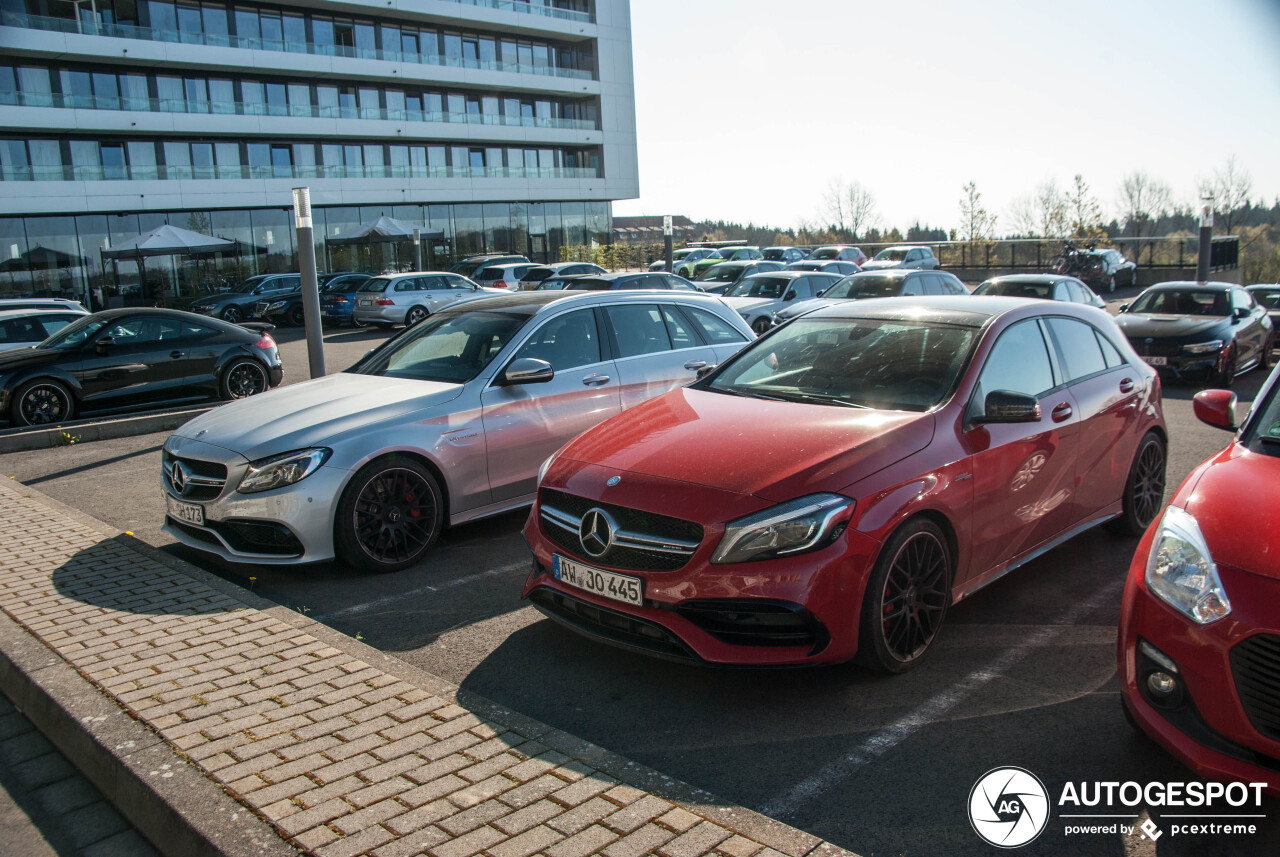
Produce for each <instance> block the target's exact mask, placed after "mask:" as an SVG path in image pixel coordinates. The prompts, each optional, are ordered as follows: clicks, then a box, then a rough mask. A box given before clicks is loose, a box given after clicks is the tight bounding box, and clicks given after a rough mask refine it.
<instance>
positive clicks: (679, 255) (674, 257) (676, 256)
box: [671, 250, 693, 262]
mask: <svg viewBox="0 0 1280 857" xmlns="http://www.w3.org/2000/svg"><path fill="white" fill-rule="evenodd" d="M692 252H693V251H692V250H677V251H676V252H674V253H672V254H671V261H673V262H679V261H680V260H681V259H684V258H686V257H687V256H688V255H689V254H690V253H692Z"/></svg>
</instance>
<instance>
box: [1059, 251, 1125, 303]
mask: <svg viewBox="0 0 1280 857" xmlns="http://www.w3.org/2000/svg"><path fill="white" fill-rule="evenodd" d="M1050 267H1051V269H1052V270H1053V272H1054V273H1057V274H1071V275H1072V276H1075V277H1079V278H1080V279H1081V280H1083V281H1084V282H1085V283H1087V284H1088V285H1089V288H1091V289H1093V290H1094V291H1095V292H1101V291H1104V290H1105V291H1107V292H1114V291H1115V290H1116V285H1117V284H1123V285H1126V286H1135V285H1137V283H1138V266H1137V264H1135V263H1134V262H1130V261H1129V260H1128V259H1126V258H1125V257H1124V254H1122V253H1121V252H1120V251H1119V250H1098V249H1092V248H1090V249H1081V250H1077V249H1068V250H1067V252H1066V253H1064V254H1063V255H1061V256H1059V257H1058V258H1057V259H1055V260H1054V262H1053V264H1052V265H1051V266H1050Z"/></svg>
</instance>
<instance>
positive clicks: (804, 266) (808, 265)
mask: <svg viewBox="0 0 1280 857" xmlns="http://www.w3.org/2000/svg"><path fill="white" fill-rule="evenodd" d="M787 270H788V271H822V272H823V273H826V274H839V275H840V276H842V277H847V276H848V275H850V274H856V273H858V272H859V271H861V270H862V269H861V268H859V267H858V266H857V264H855V263H853V262H824V261H822V260H821V259H801V260H800V261H799V262H792V263H790V264H789V265H787Z"/></svg>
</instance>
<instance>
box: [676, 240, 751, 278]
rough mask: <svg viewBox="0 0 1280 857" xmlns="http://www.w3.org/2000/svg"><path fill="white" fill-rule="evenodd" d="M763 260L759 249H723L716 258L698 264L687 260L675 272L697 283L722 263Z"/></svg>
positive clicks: (712, 257) (717, 252) (707, 258)
mask: <svg viewBox="0 0 1280 857" xmlns="http://www.w3.org/2000/svg"><path fill="white" fill-rule="evenodd" d="M763 258H764V254H763V253H761V252H760V249H759V248H758V247H721V248H720V249H719V250H717V251H716V255H714V256H706V257H704V258H702V259H699V260H698V261H696V262H689V261H688V260H685V261H684V262H682V263H680V264H679V265H676V266H675V268H676V271H675V272H676V275H677V276H680V277H684V278H685V279H686V280H691V281H697V280H700V279H702V272H703V271H705V270H707V268H710V267H711V266H712V265H718V264H719V263H721V262H749V261H751V260H754V259H763Z"/></svg>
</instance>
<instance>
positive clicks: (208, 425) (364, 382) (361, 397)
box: [173, 372, 462, 461]
mask: <svg viewBox="0 0 1280 857" xmlns="http://www.w3.org/2000/svg"><path fill="white" fill-rule="evenodd" d="M461 392H462V385H461V384H446V383H442V382H439V381H417V380H413V379H409V378H384V377H381V376H377V375H355V374H351V373H349V372H339V373H337V374H335V375H327V376H325V377H324V378H317V379H315V380H314V381H303V382H302V383H300V384H290V385H289V386H287V387H280V388H277V389H275V390H272V391H271V392H268V393H262V394H259V395H257V396H253V397H252V398H248V399H241V400H239V401H236V402H230V403H228V404H226V405H223V406H222V407H220V408H215V409H213V410H212V411H210V412H208V413H207V414H202V415H201V416H198V417H196V418H195V419H194V420H191V421H190V422H188V423H186V424H184V425H182V426H180V427H179V428H178V429H177V430H176V431H174V433H173V434H174V436H176V437H185V438H191V439H193V440H199V441H202V442H203V443H208V444H212V445H214V446H220V447H222V448H224V449H228V450H231V451H232V452H235V453H238V454H240V455H243V456H244V457H245V458H247V459H248V460H250V461H253V460H256V459H259V458H264V457H266V456H268V455H276V454H278V453H281V452H289V451H290V450H294V449H307V448H309V447H313V446H334V445H335V444H337V443H338V442H339V441H341V440H343V439H344V438H346V437H348V436H351V435H353V434H358V433H361V432H364V431H366V430H368V429H370V428H372V427H374V426H376V425H379V424H385V423H388V422H391V421H398V420H402V419H404V418H405V417H406V416H407V415H409V414H413V413H415V412H417V411H422V410H426V409H427V408H431V407H435V406H437V405H441V404H444V403H446V402H450V401H452V400H454V399H456V398H457V397H458V395H459V394H460V393H461Z"/></svg>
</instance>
